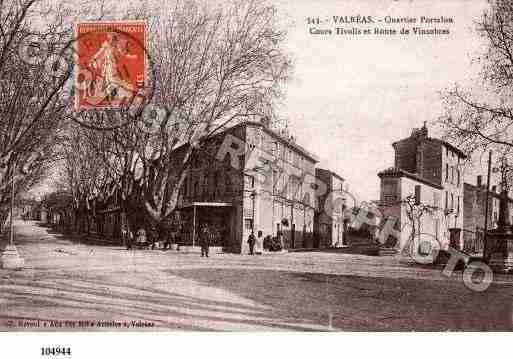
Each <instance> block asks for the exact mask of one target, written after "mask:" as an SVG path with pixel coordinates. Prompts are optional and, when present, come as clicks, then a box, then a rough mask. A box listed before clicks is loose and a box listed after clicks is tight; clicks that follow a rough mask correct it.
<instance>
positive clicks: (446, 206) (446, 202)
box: [445, 191, 449, 209]
mask: <svg viewBox="0 0 513 359" xmlns="http://www.w3.org/2000/svg"><path fill="white" fill-rule="evenodd" d="M448 208H449V194H448V193H447V191H445V209H448Z"/></svg>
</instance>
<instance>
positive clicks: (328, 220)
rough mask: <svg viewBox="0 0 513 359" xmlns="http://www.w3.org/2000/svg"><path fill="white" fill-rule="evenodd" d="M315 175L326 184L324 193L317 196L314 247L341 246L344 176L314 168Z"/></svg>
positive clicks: (343, 230) (342, 242)
mask: <svg viewBox="0 0 513 359" xmlns="http://www.w3.org/2000/svg"><path fill="white" fill-rule="evenodd" d="M315 177H316V178H317V181H318V182H322V183H324V184H325V186H326V190H325V193H323V194H322V195H320V196H318V197H317V208H316V211H315V219H314V233H315V236H314V238H315V239H314V248H328V247H342V246H344V245H346V244H347V243H346V238H345V237H344V236H345V233H346V228H345V227H346V225H347V223H346V222H345V221H344V218H343V213H344V210H345V207H344V206H345V205H346V203H345V201H346V198H345V193H344V188H343V186H344V178H342V177H341V176H340V175H338V174H336V173H335V172H333V171H330V170H327V169H322V168H316V169H315Z"/></svg>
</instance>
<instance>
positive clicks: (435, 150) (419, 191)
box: [378, 124, 466, 248]
mask: <svg viewBox="0 0 513 359" xmlns="http://www.w3.org/2000/svg"><path fill="white" fill-rule="evenodd" d="M393 147H394V150H395V161H394V162H395V163H394V167H392V168H389V169H387V170H384V171H382V172H380V173H379V174H378V176H379V178H380V180H381V186H380V207H381V210H382V213H383V214H384V216H385V217H389V216H392V217H395V218H396V219H397V221H398V223H397V226H396V229H398V230H399V231H400V235H399V237H400V238H397V240H400V241H401V243H406V242H407V241H408V239H410V238H411V234H412V230H413V228H414V227H415V228H416V229H415V231H416V235H420V234H427V235H431V236H434V237H435V238H436V240H437V241H438V242H439V243H440V244H441V246H442V247H447V246H449V245H451V246H453V247H457V248H461V247H462V245H463V239H462V236H461V231H462V229H463V173H462V168H463V160H464V159H465V158H466V156H465V154H464V153H463V152H461V151H460V150H459V149H457V148H456V147H454V146H452V145H451V144H450V143H448V142H445V141H442V140H440V139H437V138H431V137H429V135H428V129H427V127H426V125H425V124H424V126H423V127H422V128H420V129H414V130H413V131H412V133H411V135H410V137H408V138H405V139H402V140H400V141H397V142H395V143H394V144H393ZM408 198H410V199H412V200H413V204H414V206H413V207H411V206H409V205H408V204H407V202H408ZM420 205H422V207H423V208H424V210H423V211H422V215H420V213H419V210H418V209H419V208H420V207H421V206H420ZM412 221H415V223H412Z"/></svg>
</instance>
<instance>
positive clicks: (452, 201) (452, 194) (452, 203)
mask: <svg viewBox="0 0 513 359" xmlns="http://www.w3.org/2000/svg"><path fill="white" fill-rule="evenodd" d="M451 209H454V193H451Z"/></svg>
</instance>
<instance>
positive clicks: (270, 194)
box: [175, 122, 317, 253]
mask: <svg viewBox="0 0 513 359" xmlns="http://www.w3.org/2000/svg"><path fill="white" fill-rule="evenodd" d="M186 150H187V149H186V148H185V147H181V148H179V149H177V155H176V156H175V157H176V158H177V160H180V158H181V156H180V154H179V153H180V151H181V152H183V153H185V152H186ZM316 163H317V159H316V158H315V156H313V155H312V154H310V153H309V152H308V151H306V150H305V149H304V148H302V147H301V146H299V145H298V144H296V143H295V141H294V140H293V139H292V138H291V137H290V136H289V135H287V134H286V133H278V132H276V131H273V130H272V129H270V128H268V127H267V126H266V125H264V124H263V123H259V122H244V123H241V124H238V125H236V126H234V127H231V128H229V129H227V130H225V131H224V132H222V133H220V134H218V135H216V136H214V137H212V138H210V139H208V140H206V141H205V143H203V144H202V145H201V146H200V149H199V150H198V151H195V153H194V154H193V157H192V159H191V167H190V170H189V171H188V173H187V176H186V178H185V181H184V183H183V186H182V188H181V191H180V196H179V200H178V203H179V205H178V209H177V211H176V212H177V213H176V214H175V217H176V218H177V219H178V222H180V223H182V225H181V228H182V233H181V235H180V237H181V238H183V239H184V242H185V243H187V244H190V245H192V244H196V243H197V240H198V233H199V230H200V229H201V228H202V227H203V226H207V228H209V229H210V230H211V231H213V232H214V233H216V238H218V239H219V242H218V243H215V245H218V246H221V247H223V250H225V251H229V252H235V253H248V252H249V246H248V243H247V239H248V237H249V235H250V234H251V233H252V232H253V233H254V234H255V236H256V238H257V240H256V251H257V252H259V251H263V250H264V239H265V238H266V237H269V238H272V237H279V238H280V240H281V241H282V243H283V247H284V249H290V248H304V247H311V246H313V220H314V199H315V186H314V184H315V164H316Z"/></svg>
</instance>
